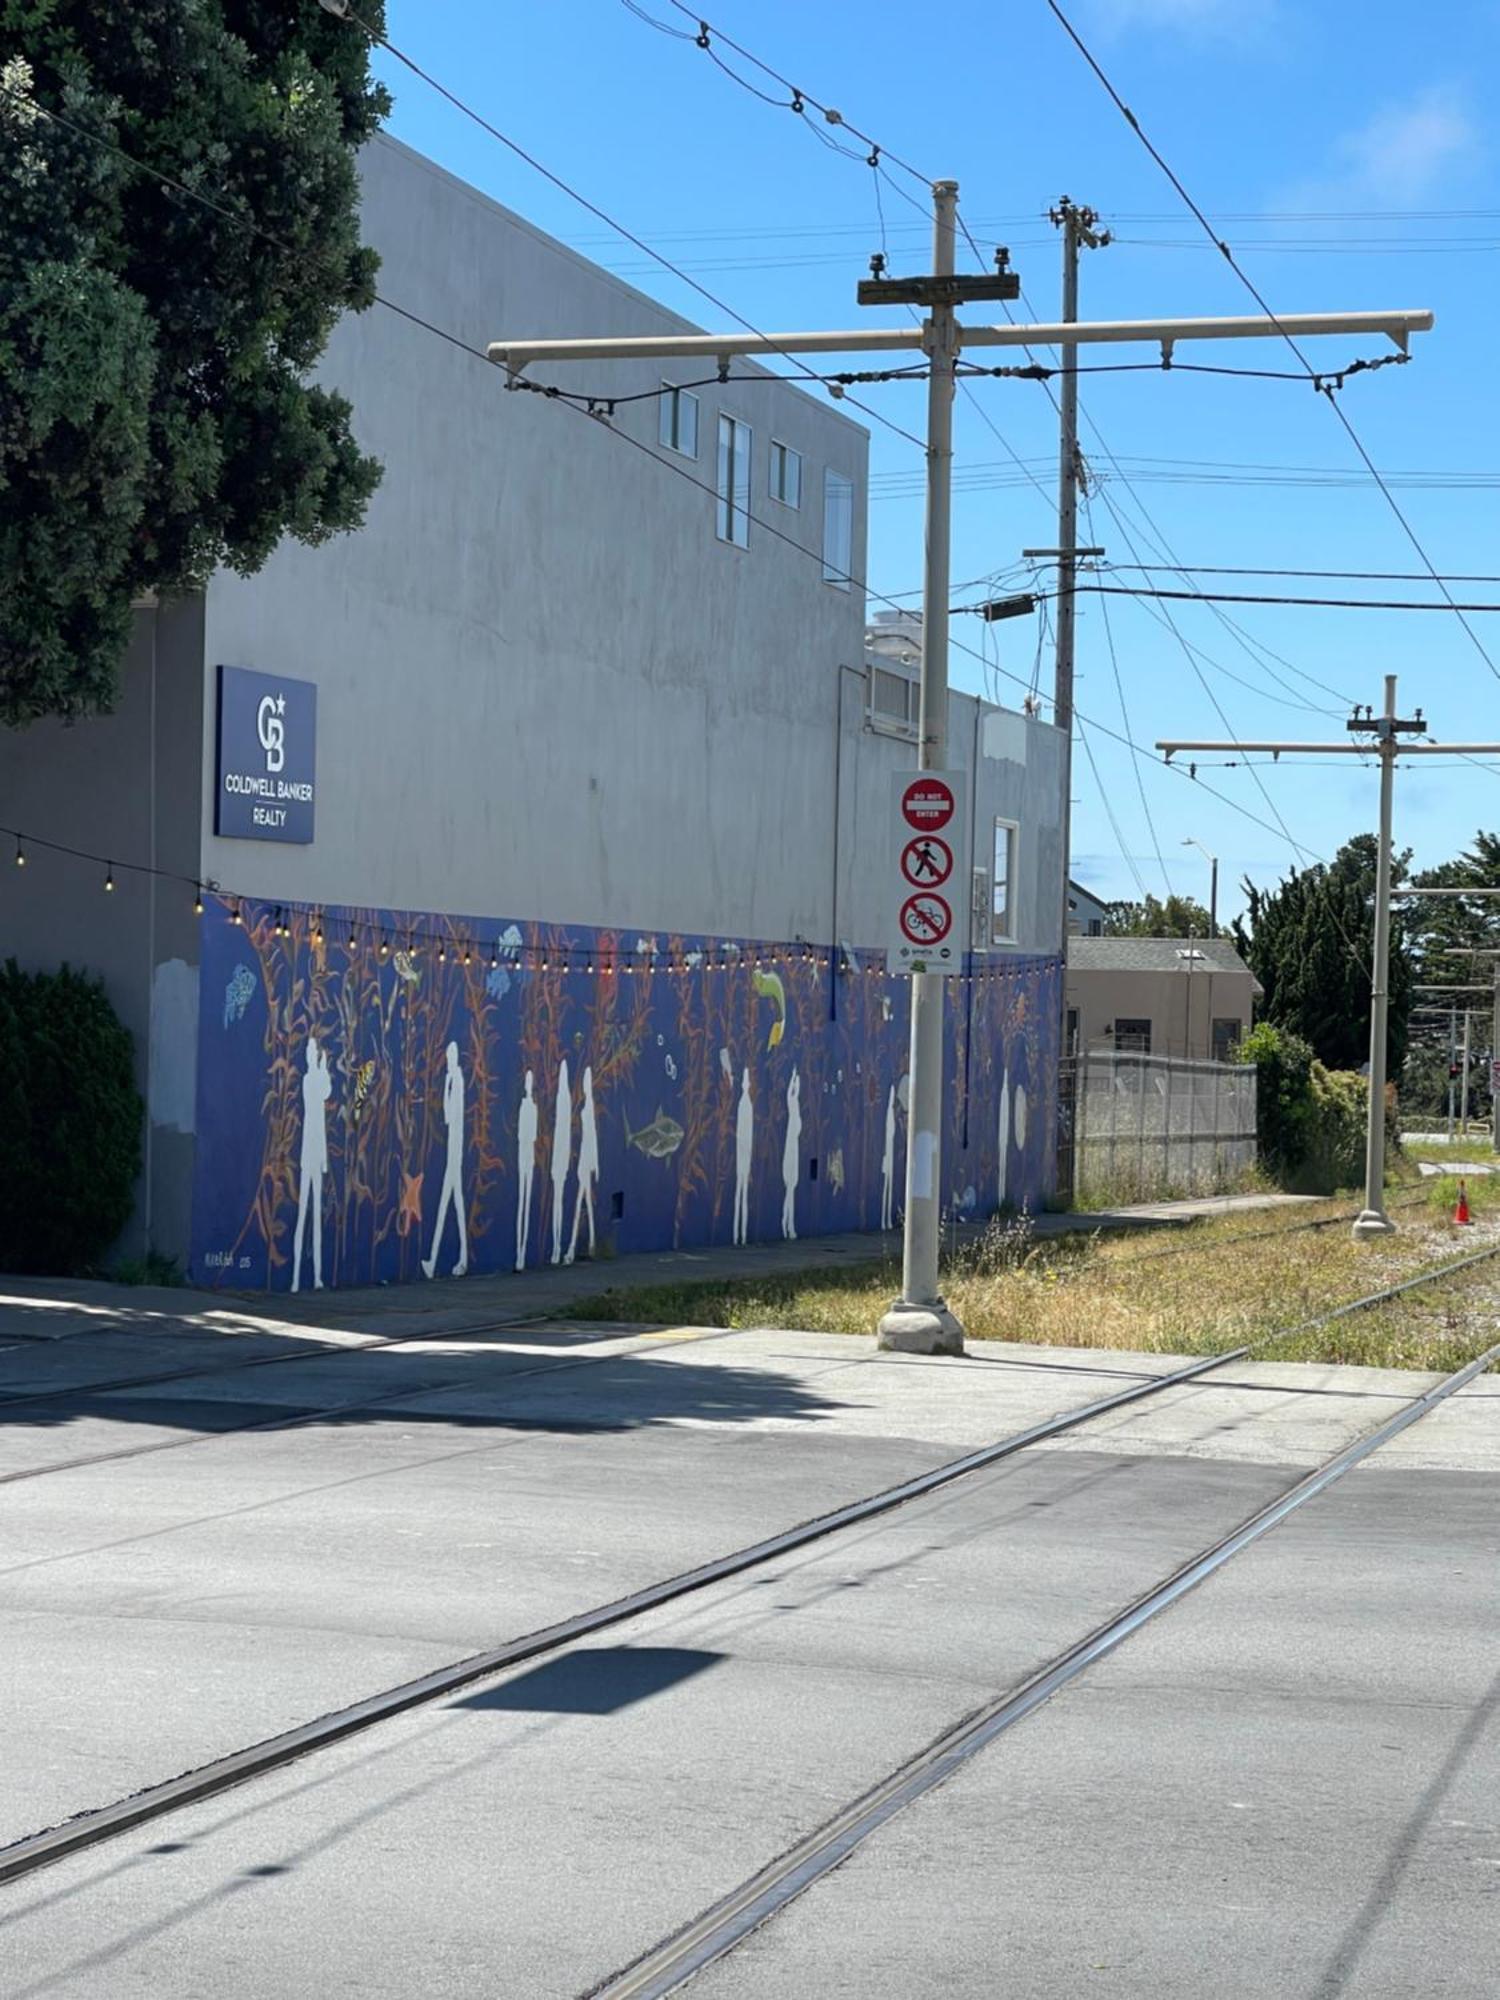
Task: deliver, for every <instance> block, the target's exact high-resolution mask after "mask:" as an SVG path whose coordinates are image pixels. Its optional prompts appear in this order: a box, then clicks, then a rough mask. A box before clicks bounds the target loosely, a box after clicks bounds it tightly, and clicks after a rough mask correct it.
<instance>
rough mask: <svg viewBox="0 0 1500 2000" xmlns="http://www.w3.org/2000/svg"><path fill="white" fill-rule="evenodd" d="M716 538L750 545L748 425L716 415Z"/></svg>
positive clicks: (744, 545)
mask: <svg viewBox="0 0 1500 2000" xmlns="http://www.w3.org/2000/svg"><path fill="white" fill-rule="evenodd" d="M718 494H719V512H718V529H717V533H718V537H719V540H720V541H721V542H733V543H734V545H735V547H736V548H737V549H747V548H749V546H750V426H749V425H748V424H742V423H741V422H740V420H739V418H738V417H724V416H721V417H720V418H719V476H718Z"/></svg>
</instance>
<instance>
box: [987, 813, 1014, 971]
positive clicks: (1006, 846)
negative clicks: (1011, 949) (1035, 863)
mask: <svg viewBox="0 0 1500 2000" xmlns="http://www.w3.org/2000/svg"><path fill="white" fill-rule="evenodd" d="M1016 833H1017V827H1016V823H1015V821H1014V820H1011V819H997V820H996V821H995V859H994V866H993V868H992V869H991V871H990V943H991V944H1014V943H1015V940H1016V923H1015V874H1016Z"/></svg>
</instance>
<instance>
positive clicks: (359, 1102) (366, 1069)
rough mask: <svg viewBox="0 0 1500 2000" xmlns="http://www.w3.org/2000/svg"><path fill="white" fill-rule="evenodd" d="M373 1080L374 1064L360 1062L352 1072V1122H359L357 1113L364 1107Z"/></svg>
mask: <svg viewBox="0 0 1500 2000" xmlns="http://www.w3.org/2000/svg"><path fill="white" fill-rule="evenodd" d="M374 1081H375V1064H374V1062H373V1060H372V1061H370V1062H362V1063H361V1064H360V1066H359V1068H358V1069H357V1070H356V1071H355V1072H354V1122H355V1124H356V1125H357V1124H358V1123H359V1114H360V1112H361V1111H363V1109H364V1107H365V1099H366V1098H367V1097H368V1096H369V1094H370V1086H371V1084H372V1083H373V1082H374Z"/></svg>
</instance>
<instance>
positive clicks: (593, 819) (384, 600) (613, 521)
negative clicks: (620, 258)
mask: <svg viewBox="0 0 1500 2000" xmlns="http://www.w3.org/2000/svg"><path fill="white" fill-rule="evenodd" d="M362 172H363V180H364V199H365V233H366V236H367V238H368V240H369V241H371V242H372V243H373V244H374V245H375V247H376V248H377V249H378V250H379V251H380V253H381V256H382V259H383V265H382V269H381V274H380V287H381V290H382V292H383V293H384V294H385V295H386V296H387V297H389V298H391V299H393V300H395V301H396V302H398V303H400V304H409V305H411V306H412V307H413V308H414V309H415V310H418V311H420V312H421V313H422V314H423V315H424V316H426V317H427V318H430V319H431V320H433V321H435V322H436V323H437V324H438V325H440V326H442V327H445V328H448V329H451V330H452V331H453V332H455V333H457V334H459V335H460V336H461V337H462V338H463V339H465V340H467V341H469V342H472V343H473V345H474V346H476V347H478V348H479V349H481V350H482V349H483V348H484V345H485V343H486V342H487V341H489V340H493V339H496V338H499V337H501V336H504V335H507V334H509V335H514V336H519V335H522V334H555V335H559V336H566V335H581V334H606V333H611V332H627V331H640V332H658V331H668V330H670V329H672V328H674V327H680V326H681V325H683V322H681V321H679V320H677V319H675V318H673V317H672V316H671V315H670V314H668V313H666V312H664V311H663V310H662V308H661V307H660V306H658V305H656V304H654V303H653V302H652V301H651V300H649V299H647V298H645V297H644V296H643V295H642V294H640V293H639V292H636V291H634V290H633V289H632V288H630V287H629V286H627V285H625V284H623V283H621V282H620V281H619V280H617V279H615V278H613V277H611V276H609V275H608V274H607V273H605V272H603V271H600V270H599V269H597V268H596V267H594V266H592V265H590V264H587V263H585V262H584V261H583V260H582V259H581V258H579V257H577V256H575V255H574V254H573V253H572V252H571V251H569V250H567V249H565V248H564V247H563V246H562V245H561V244H559V243H556V242H554V241H552V240H551V239H549V238H547V237H545V236H542V235H540V234H539V233H538V232H537V231H535V230H534V229H532V228H531V227H530V226H529V225H528V224H526V223H525V222H523V221H522V220H520V218H518V217H516V216H513V215H511V214H509V213H508V212H507V211H506V210H504V209H502V208H500V207H498V206H497V205H496V204H495V203H494V202H492V201H489V200H488V199H487V198H485V197H484V196H482V195H480V194H478V193H476V192H475V191H474V190H473V189H472V188H469V187H466V186H464V185H463V184H462V183H461V182H459V181H456V180H454V179H453V178H452V177H451V176H450V175H448V174H446V173H444V172H442V171H441V170H440V169H439V168H437V167H435V166H433V165H432V164H431V163H430V162H428V161H426V160H424V159H422V158H421V157H420V156H419V155H416V154H414V153H412V152H410V151H408V150H407V149H406V148H405V147H403V146H400V145H398V144H396V143H395V142H394V141H392V140H390V139H385V138H381V139H377V140H376V141H375V142H374V143H373V144H372V145H371V146H370V147H369V148H368V149H367V151H366V153H365V155H364V157H363V161H362ZM321 372H322V374H323V376H324V378H325V379H326V380H327V381H328V382H329V383H330V384H332V385H335V386H337V387H338V388H339V389H340V390H342V391H343V392H344V393H345V394H346V395H348V396H349V397H350V399H351V400H352V402H353V405H354V410H355V427H356V430H357V433H358V435H359V437H360V440H361V442H362V444H363V445H364V446H365V447H366V448H368V449H370V450H372V451H374V452H375V453H376V454H377V455H378V456H379V457H380V458H381V459H382V460H383V461H384V464H385V478H384V481H383V483H382V486H381V488H380V491H379V492H378V493H377V494H376V496H375V498H374V500H373V502H372V503H371V507H370V511H369V518H368V522H367V525H366V527H365V529H364V531H363V532H362V533H360V534H357V535H351V536H345V537H341V538H339V539H337V540H335V541H333V542H331V543H329V544H327V545H326V546H324V547H323V548H320V549H316V550H310V549H304V548H300V547H296V546H291V545H288V546H285V547H283V548H282V549H280V550H279V551H278V552H277V553H276V555H275V556H274V557H273V558H272V559H271V561H270V562H269V563H268V564H267V565H266V567H265V568H264V569H263V570H262V571H261V572H260V573H259V575H257V576H255V577H253V578H249V579H240V578H236V577H233V576H227V575H225V576H219V577H216V578H215V579H214V581H213V583H212V585H211V586H210V589H209V592H208V604H207V620H206V646H207V656H206V661H205V665H206V668H207V669H208V670H209V671H210V673H211V671H212V669H213V667H214V666H215V664H216V663H218V662H227V663H230V664H233V665H239V666H248V667H261V668H266V669H274V670H275V671H278V672H281V673H287V674H292V675H299V676H302V677H305V678H306V679H309V680H312V681H315V682H316V683H317V684H318V699H319V722H318V737H319V741H318V789H319V822H318V837H317V841H316V843H315V844H314V845H313V846H311V847H308V848H302V849H295V848H277V847H273V846H270V845H262V844H259V843H252V842H240V841H233V842H226V841H220V840H218V839H217V838H216V837H215V836H214V835H213V834H212V833H211V831H209V829H210V828H211V827H212V761H213V741H212V732H213V718H212V715H211V714H208V713H206V714H205V720H204V791H203V809H204V815H205V818H204V825H205V837H204V848H205V867H206V868H207V869H208V870H209V872H210V873H211V874H213V875H214V876H216V877H217V878H218V879H220V880H221V881H223V882H224V883H225V884H226V886H229V887H231V888H235V889H239V890H243V891H244V892H245V893H247V894H252V895H265V896H274V897H284V898H288V899H292V898H295V899H297V900H302V901H307V902H312V903H338V902H371V901H381V902H384V903H387V904H389V905H391V906H393V907H399V908H410V909H426V910H434V911H454V912H474V913H493V914H501V913H505V912H514V913H516V914H519V915H522V916H530V915H536V916H545V917H547V918H549V919H551V920H553V921H556V922H560V923H579V924H616V923H619V924H626V925H639V926H641V927H642V928H645V929H653V928H665V927H669V926H670V927H674V928H677V929H686V930H694V929H696V930H702V931H727V932H731V933H736V934H741V935H746V936H756V935H762V936H786V935H789V934H791V933H795V932H798V931H801V932H805V933H807V934H808V935H820V934H822V935H826V933H827V928H828V924H829V919H830V914H831V911H830V902H831V891H830V878H829V875H828V871H827V869H826V867H824V866H819V867H817V868H810V867H809V866H808V853H807V850H808V841H809V838H810V835H811V832H812V830H813V829H814V828H816V832H817V836H818V839H819V843H820V845H823V844H826V841H827V837H828V832H827V830H828V827H829V824H830V821H829V811H830V807H829V803H828V800H827V791H828V785H829V779H830V765H831V761H832V760H831V756H830V732H831V724H832V717H833V711H834V707H835V703H836V697H837V687H836V679H837V668H838V666H839V664H840V662H847V663H848V664H850V665H856V666H857V665H858V663H859V661H860V659H861V657H862V633H863V620H864V605H863V602H862V600H861V597H860V595H859V593H858V592H857V591H854V590H847V589H842V590H841V589H837V588H835V587H833V586H832V585H830V584H827V583H825V582H824V581H823V580H822V573H821V554H822V545H823V508H822V491H823V474H824V470H825V468H829V467H831V468H832V469H833V470H835V471H837V472H840V473H843V474H844V475H846V476H847V477H849V478H851V479H852V480H853V481H854V485H855V495H854V520H855V536H854V551H853V563H852V568H853V569H854V571H855V573H856V574H862V572H863V567H864V536H863V523H864V514H865V468H866V448H867V440H866V437H865V433H864V432H863V431H862V430H861V429H860V428H859V427H858V426H857V425H855V424H852V423H850V422H849V421H848V419H846V418H845V417H843V416H842V415H841V414H840V413H839V412H838V410H837V409H835V408H834V407H833V406H832V405H831V404H830V403H828V402H827V401H826V400H818V399H817V398H815V397H814V396H812V395H804V394H803V393H801V392H799V391H797V390H793V389H789V388H785V387H783V386H781V385H779V384H778V383H776V382H775V381H774V380H772V379H771V377H770V376H769V375H768V374H767V373H766V372H765V371H756V373H757V379H755V380H748V381H738V380H735V381H730V382H728V383H724V384H722V385H721V384H718V383H715V384H713V385H711V386H708V387H704V388H702V389H700V390H698V391H697V394H698V396H699V399H700V407H699V441H698V457H697V459H696V461H691V460H687V459H681V458H676V457H674V456H673V455H672V454H671V453H669V452H665V451H663V450H662V449H661V447H660V446H659V445H658V443H657V436H658V406H657V403H656V402H655V401H654V400H651V401H646V402H642V403H638V404H634V405H629V406H626V407H625V408H623V409H621V410H620V411H619V413H618V414H617V416H616V418H615V419H614V428H616V429H617V430H619V431H621V432H624V433H625V434H627V436H629V437H631V438H633V439H635V440H637V442H638V443H639V444H641V445H644V446H646V447H647V448H648V449H649V451H650V452H652V453H657V454H659V455H660V456H662V457H665V458H666V459H668V461H669V464H670V465H671V466H675V467H676V468H677V469H678V470H679V471H684V472H687V473H689V474H691V475H692V476H693V477H694V478H695V479H697V480H701V481H703V482H704V483H705V484H706V485H707V486H708V487H709V488H710V489H712V487H713V484H714V471H715V448H716V447H715V439H716V424H717V416H718V413H719V411H720V410H723V411H726V412H728V413H730V414H732V415H735V416H738V417H741V418H743V419H744V420H745V421H747V422H748V423H749V424H750V426H751V428H752V433H753V443H752V465H751V512H752V515H753V516H754V517H755V519H753V520H752V524H751V526H750V531H749V540H750V545H749V547H748V548H747V549H740V548H736V547H733V546H731V545H729V544H727V543H723V542H720V541H718V540H717V539H716V537H715V532H714V528H715V503H714V497H713V493H712V491H711V490H710V491H708V492H705V491H702V490H701V489H700V488H699V487H697V486H694V485H693V484H690V483H689V481H688V480H687V479H684V478H681V477H678V476H676V474H675V473H674V471H673V470H670V469H664V468H663V466H662V465H660V464H655V463H652V462H651V459H650V458H649V457H648V456H647V455H646V453H645V452H644V451H641V450H637V449H634V448H633V447H632V446H631V445H629V444H627V443H625V442H623V441H622V440H621V439H620V438H614V437H608V436H606V435H604V434H603V427H602V425H601V424H600V423H598V422H596V421H594V420H591V419H588V418H586V417H584V416H582V415H580V414H576V413H573V412H571V411H569V410H567V409H564V408H561V407H558V406H556V405H553V404H549V403H548V402H546V401H544V400H543V399H541V398H540V397H537V396H532V395H528V394H525V393H519V392H517V393H508V392H507V390H506V387H505V377H504V375H503V374H502V373H501V371H500V370H498V369H496V368H494V367H492V366H490V365H489V364H487V363H485V362H482V361H479V360H476V359H474V358H472V357H471V356H470V355H468V354H466V353H463V352H460V351H458V350H456V349H454V348H452V347H448V346H445V345H444V343H443V342H441V341H439V340H436V339H434V338H433V336H432V335H430V334H428V333H424V332H422V331H421V330H420V329H418V328H416V327H413V326H410V325H407V324H405V323H404V322H402V321H401V320H400V319H399V318H398V317H397V316H396V315H395V314H394V313H390V312H387V311H383V310H381V309H380V308H379V307H375V308H373V309H372V310H371V311H370V312H368V313H366V314H364V315H362V316H361V317H359V318H357V319H353V320H348V321H345V322H344V323H343V324H342V325H341V326H340V328H339V329H338V331H337V333H336V334H335V336H334V339H333V342H332V343H331V345H330V348H329V351H328V354H327V357H326V360H325V365H324V367H323V369H322V371H321ZM712 372H713V371H712V370H705V369H702V368H701V367H698V368H697V369H696V370H693V369H689V368H686V367H683V368H678V369H675V370H674V369H671V368H667V369H658V368H657V367H656V366H654V365H652V364H629V363H616V364H611V365H610V366H609V367H608V368H604V367H602V366H597V365H590V366H588V367H586V368H578V369H575V370H573V371H572V372H571V373H570V374H568V375H567V376H566V378H564V377H563V376H562V375H561V374H559V373H558V372H557V371H553V375H554V379H558V380H563V379H566V384H567V386H569V387H572V388H575V389H579V390H584V391H593V392H602V393H606V394H629V393H631V392H633V391H638V390H643V389H651V388H654V387H655V386H656V385H657V384H658V382H659V381H660V380H661V379H662V378H663V375H665V376H667V377H669V378H670V377H672V376H674V375H675V377H676V379H679V380H683V379H690V378H691V376H692V374H694V373H698V374H703V373H708V374H711V373H712ZM748 372H751V371H749V369H748V367H747V366H746V365H745V364H736V367H735V373H736V375H739V374H741V373H748ZM773 436H775V437H777V438H779V439H782V440H784V441H785V442H786V443H788V444H790V445H792V446H793V447H795V448H796V449H797V450H798V451H800V452H801V453H802V455H803V499H802V506H801V508H800V510H797V511H794V510H792V509H790V508H786V507H783V506H781V505H779V504H778V503H776V502H774V501H772V500H771V499H770V498H769V493H768V466H769V444H770V440H771V438H772V437H773ZM762 521H774V525H775V527H776V529H777V530H779V532H780V533H781V534H783V535H786V536H789V537H790V538H791V539H792V541H793V542H794V543H796V544H797V545H798V548H793V547H788V546H786V545H785V544H784V543H783V542H781V541H779V540H777V539H776V537H775V536H774V535H773V534H771V533H770V532H768V531H767V530H766V529H765V528H764V527H762V526H761V525H760V523H761V522H762ZM799 548H800V550H802V551H805V552H806V553H799V552H798V550H799ZM814 558H816V559H814Z"/></svg>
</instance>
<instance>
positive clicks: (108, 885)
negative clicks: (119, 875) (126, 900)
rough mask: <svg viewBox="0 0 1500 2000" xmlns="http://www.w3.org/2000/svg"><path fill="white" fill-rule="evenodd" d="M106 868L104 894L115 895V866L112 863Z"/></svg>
mask: <svg viewBox="0 0 1500 2000" xmlns="http://www.w3.org/2000/svg"><path fill="white" fill-rule="evenodd" d="M107 868H108V872H107V873H106V875H105V877H104V893H105V895H106V896H112V895H113V894H114V893H115V864H114V863H113V861H111V862H109V863H108V864H107Z"/></svg>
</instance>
